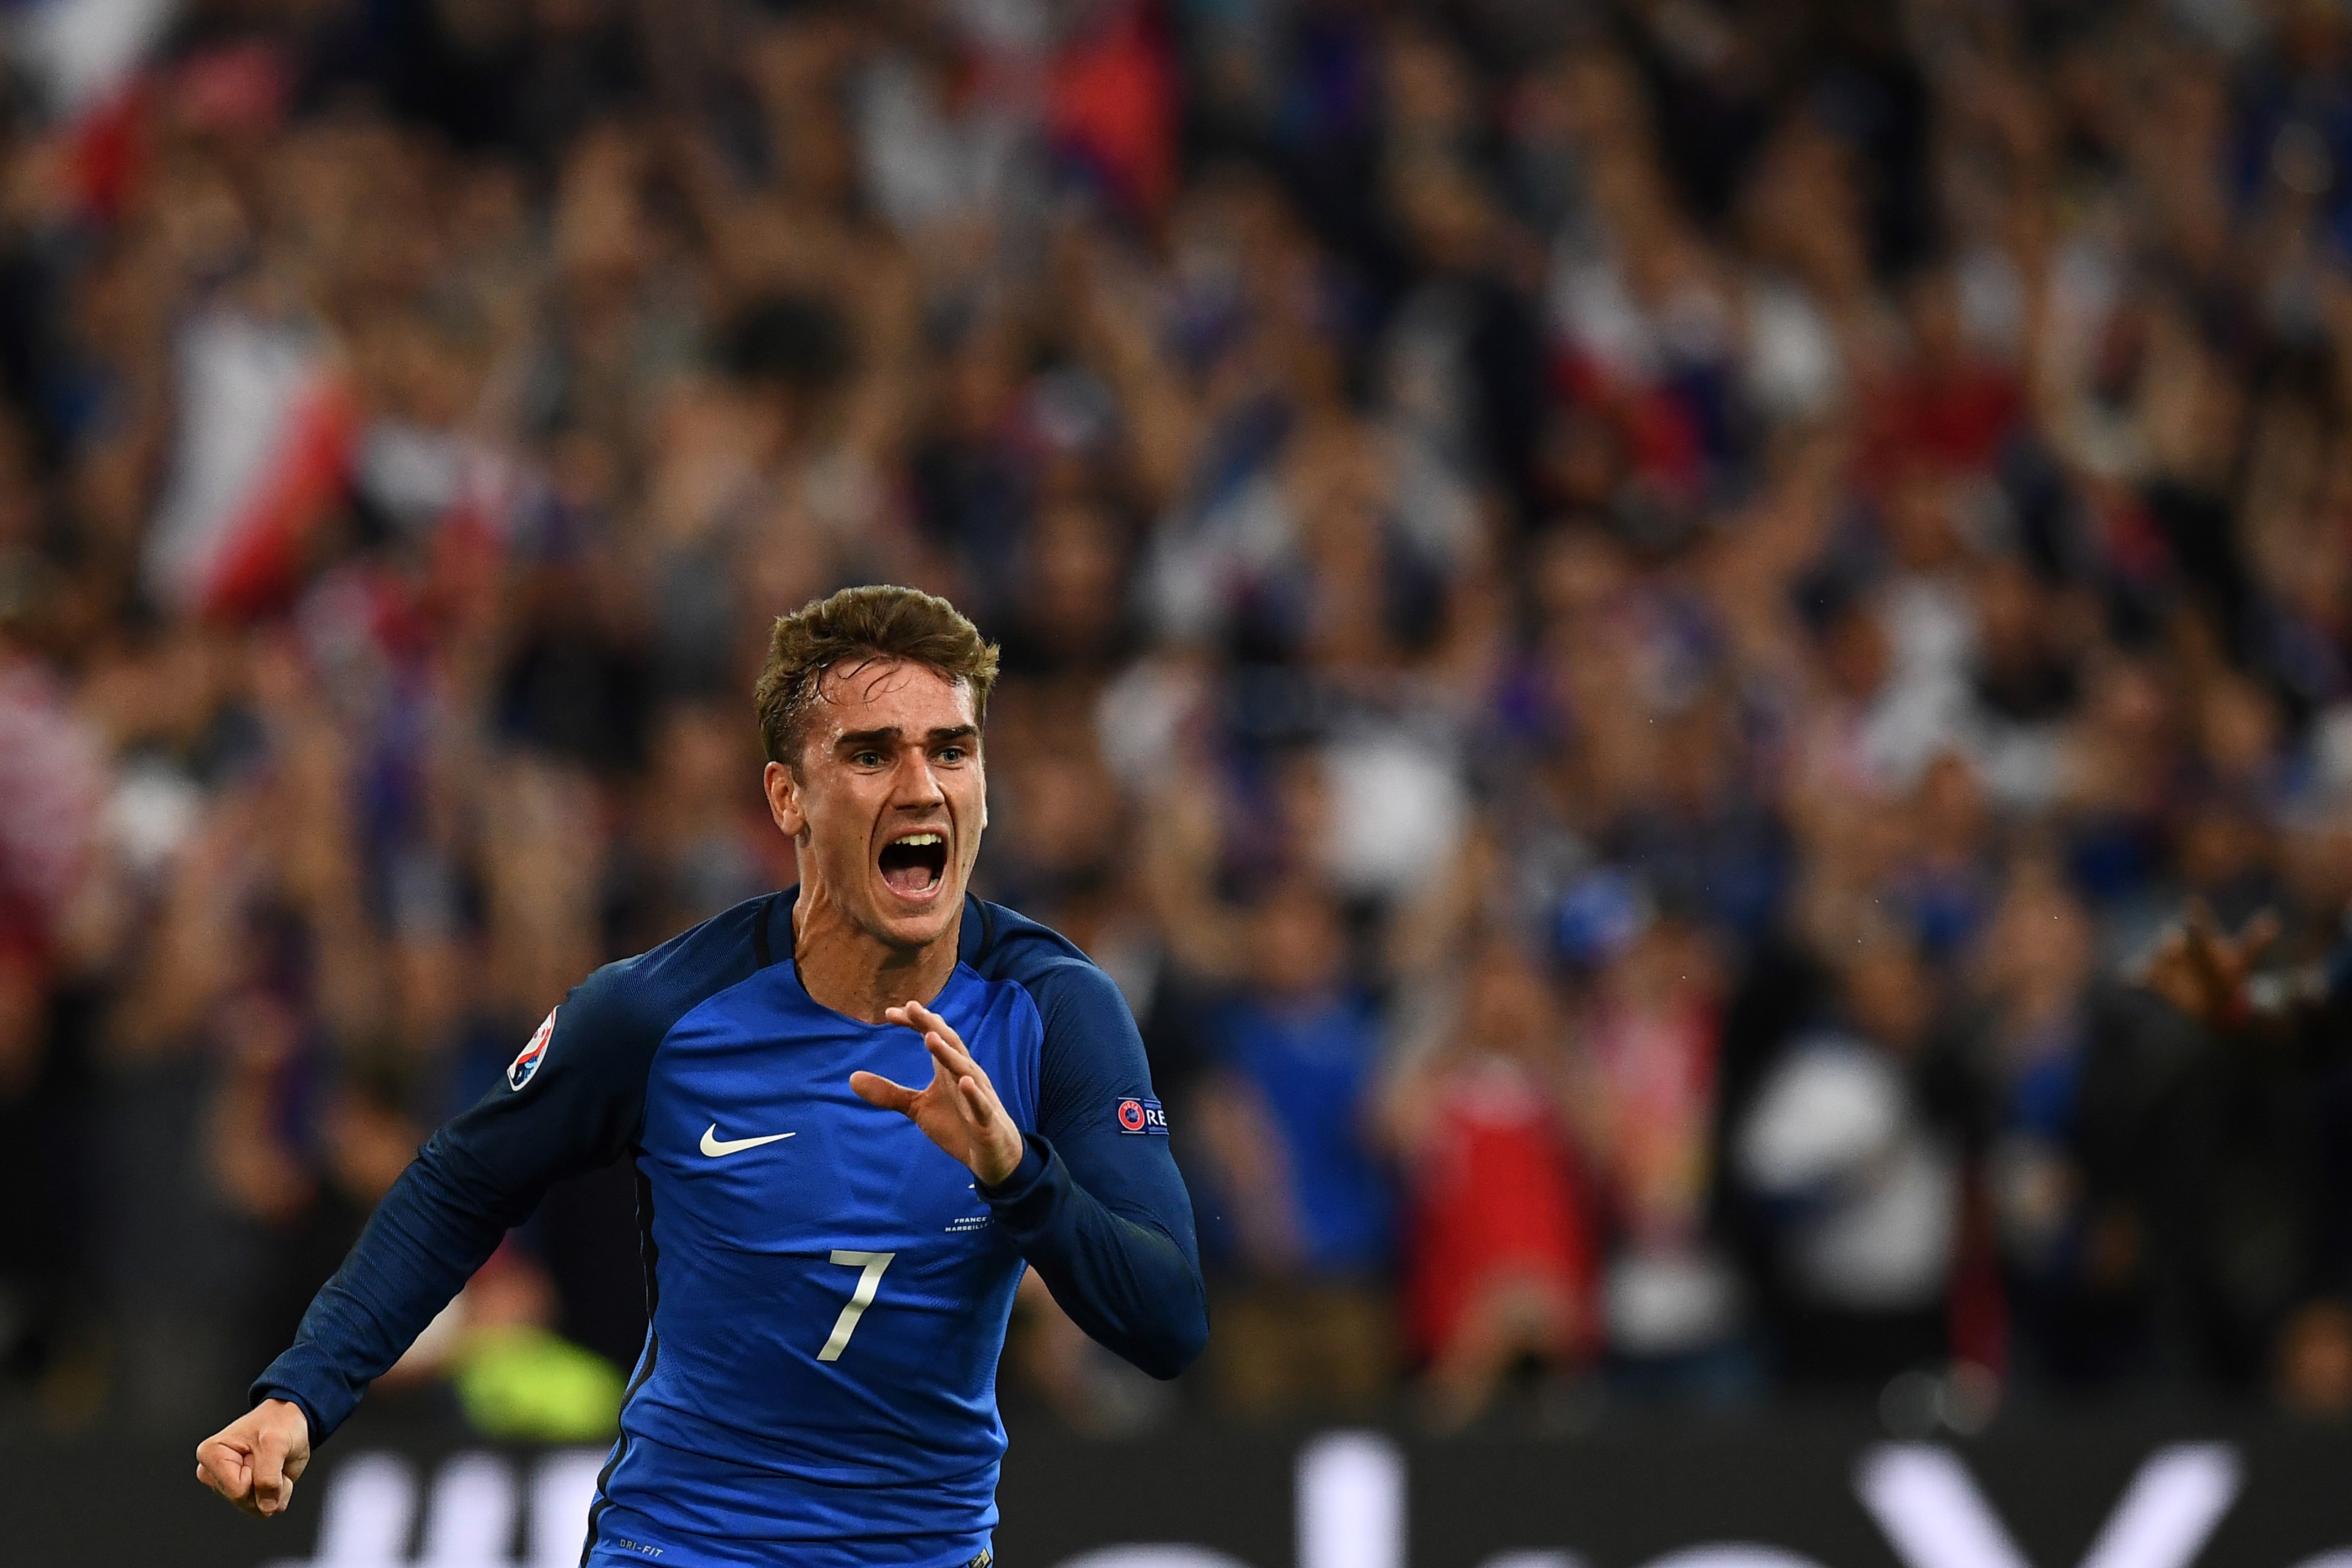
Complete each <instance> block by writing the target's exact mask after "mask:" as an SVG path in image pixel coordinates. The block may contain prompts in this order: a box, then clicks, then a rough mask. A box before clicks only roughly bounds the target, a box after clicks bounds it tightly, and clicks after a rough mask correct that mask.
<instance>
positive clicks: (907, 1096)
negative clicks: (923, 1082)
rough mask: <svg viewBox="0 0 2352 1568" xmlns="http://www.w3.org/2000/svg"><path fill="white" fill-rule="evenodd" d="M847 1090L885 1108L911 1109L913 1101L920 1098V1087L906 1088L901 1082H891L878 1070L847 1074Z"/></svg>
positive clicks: (861, 1098) (869, 1102)
mask: <svg viewBox="0 0 2352 1568" xmlns="http://www.w3.org/2000/svg"><path fill="white" fill-rule="evenodd" d="M849 1092H850V1093H852V1094H854V1095H856V1097H857V1098H858V1099H860V1100H864V1101H865V1102H866V1104H868V1105H878V1106H880V1107H881V1108H882V1109H883V1110H896V1111H900V1112H908V1111H912V1110H914V1108H915V1101H917V1100H920V1099H921V1098H922V1091H921V1090H920V1089H908V1087H907V1086H906V1085H905V1084H903V1083H893V1082H891V1081H890V1080H889V1079H887V1078H884V1077H883V1076H882V1075H881V1074H880V1073H878V1072H854V1073H851V1074H850V1075H849Z"/></svg>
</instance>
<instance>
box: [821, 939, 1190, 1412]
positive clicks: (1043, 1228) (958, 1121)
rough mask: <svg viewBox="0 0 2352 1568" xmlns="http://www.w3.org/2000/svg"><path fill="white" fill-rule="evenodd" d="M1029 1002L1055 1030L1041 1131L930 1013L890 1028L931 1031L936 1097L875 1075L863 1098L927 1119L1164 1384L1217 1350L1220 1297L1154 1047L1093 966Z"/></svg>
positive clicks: (1046, 980)
mask: <svg viewBox="0 0 2352 1568" xmlns="http://www.w3.org/2000/svg"><path fill="white" fill-rule="evenodd" d="M1027 989H1028V990H1029V993H1030V994H1031V996H1032V998H1033V999H1034V1001H1035V1002H1036V1004H1037V1008H1038V1012H1039V1013H1040V1015H1041V1016H1043V1018H1044V1021H1045V1043H1044V1046H1043V1047H1042V1049H1041V1059H1040V1061H1039V1064H1038V1067H1039V1072H1038V1110H1037V1131H1034V1132H1031V1133H1026V1134H1024V1133H1023V1132H1021V1131H1020V1130H1019V1129H1018V1128H1016V1127H1014V1126H1013V1122H1012V1119H1011V1118H1010V1117H1009V1116H1007V1115H1006V1114H1005V1111H1004V1109H1003V1104H1002V1103H1001V1102H1000V1101H999V1100H998V1099H997V1097H996V1092H995V1089H994V1087H993V1086H992V1085H991V1084H990V1083H989V1081H988V1075H987V1074H986V1073H985V1072H984V1071H982V1069H981V1068H980V1066H979V1064H978V1063H977V1062H975V1061H973V1060H972V1058H971V1056H970V1054H969V1053H968V1052H967V1051H965V1049H964V1047H963V1042H962V1041H961V1040H960V1039H958V1038H957V1037H956V1035H955V1031H954V1030H953V1029H952V1028H950V1026H948V1023H947V1021H946V1020H945V1019H944V1018H941V1017H940V1016H939V1015H937V1014H935V1013H933V1012H931V1011H930V1010H929V1008H925V1007H921V1006H919V1005H909V1006H908V1007H905V1008H893V1009H891V1010H890V1014H889V1016H890V1018H891V1020H892V1021H893V1022H894V1023H900V1024H904V1025H906V1026H908V1027H909V1028H915V1029H920V1030H922V1031H924V1037H925V1043H926V1045H928V1046H929V1048H930V1052H931V1057H932V1061H933V1068H934V1077H933V1079H932V1082H931V1084H930V1086H929V1087H928V1088H926V1089H920V1090H918V1089H910V1088H904V1087H901V1086H899V1085H897V1084H893V1083H891V1082H889V1081H888V1080H887V1079H881V1078H878V1077H877V1076H876V1075H874V1074H871V1073H858V1074H856V1075H855V1076H854V1077H853V1078H852V1079H850V1083H851V1086H852V1087H853V1088H854V1089H856V1090H857V1092H858V1093H859V1094H860V1095H862V1096H864V1097H865V1098H866V1100H868V1101H869V1102H871V1103H873V1104H876V1105H879V1106H883V1107H885V1108H886V1109H889V1110H898V1111H901V1112H902V1113H904V1114H906V1115H908V1116H909V1117H912V1118H913V1119H914V1120H915V1121H916V1122H917V1123H918V1124H919V1125H920V1126H921V1127H922V1129H923V1131H925V1132H927V1133H929V1135H930V1137H931V1139H932V1140H933V1142H937V1143H938V1144H939V1145H940V1147H941V1148H942V1149H945V1150H947V1152H950V1153H951V1154H953V1155H955V1156H956V1157H957V1158H958V1159H960V1160H961V1161H963V1163H965V1164H966V1165H968V1166H970V1167H971V1171H972V1173H974V1174H975V1175H976V1176H978V1177H979V1178H980V1184H979V1189H978V1190H979V1192H980V1194H981V1195H982V1197H984V1198H986V1199H987V1200H988V1205H989V1207H990V1208H991V1209H992V1210H993V1211H995V1215H996V1224H997V1226H998V1228H999V1229H1000V1230H1001V1231H1003V1234H1004V1235H1005V1236H1006V1237H1008V1238H1009V1239H1010V1240H1011V1241H1012V1243H1013V1246H1014V1247H1018V1248H1019V1249H1020V1252H1021V1256H1022V1257H1024V1258H1027V1259H1028V1260H1029V1264H1030V1266H1031V1267H1032V1268H1035V1269H1036V1270H1037V1272H1038V1274H1039V1275H1040V1276H1041V1277H1043V1278H1044V1279H1045V1284H1046V1287H1047V1289H1051V1290H1052V1291H1053V1293H1054V1300H1055V1301H1056V1302H1058V1303H1060V1305H1061V1308H1062V1310H1064V1311H1065V1312H1067V1313H1068V1314H1069V1315H1070V1318H1071V1320H1072V1321H1074V1322H1076V1324H1077V1325H1078V1326H1079V1327H1080V1328H1082V1329H1084V1330H1086V1331H1087V1333H1088V1334H1090V1335H1092V1336H1093V1337H1094V1338H1095V1339H1096V1340H1097V1341H1098V1342H1100V1343H1102V1344H1104V1345H1107V1346H1108V1347H1109V1348H1110V1349H1112V1350H1114V1351H1116V1352H1118V1353H1119V1354H1120V1355H1122V1356H1124V1357H1126V1358H1127V1359H1128V1360H1129V1361H1130V1362H1133V1363H1135V1364H1136V1365H1137V1366H1139V1367H1141V1368H1142V1369H1143V1370H1144V1371H1146V1372H1148V1373H1151V1375H1152V1376H1154V1377H1174V1376H1175V1375H1176V1374H1177V1373H1180V1372H1182V1371H1183V1370H1184V1368H1185V1367H1187V1366H1189V1365H1191V1364H1192V1361H1193V1360H1194V1358H1196V1357H1198V1356H1199V1355H1200V1353H1201V1351H1202V1347H1203V1346H1205V1345H1206V1344H1207V1343H1208V1339H1209V1308H1208V1295H1207V1291H1206V1290H1205V1289H1203V1287H1202V1283H1201V1254H1200V1247H1199V1245H1198V1243H1197V1242H1196V1241H1195V1239H1194V1237H1193V1231H1192V1195H1191V1194H1189V1193H1187V1192H1186V1191H1185V1188H1184V1178H1183V1177H1182V1176H1181V1174H1180V1173H1178V1172H1177V1169H1176V1162H1175V1159H1174V1158H1173V1157H1172V1156H1171V1154H1170V1153H1169V1152H1168V1138H1167V1131H1168V1123H1167V1121H1166V1119H1165V1117H1164V1116H1163V1115H1162V1114H1161V1113H1160V1104H1159V1101H1158V1100H1155V1099H1153V1098H1152V1093H1151V1072H1150V1068H1149V1067H1148V1066H1147V1065H1146V1063H1145V1060H1144V1055H1143V1039H1142V1037H1141V1036H1139V1034H1137V1032H1136V1028H1135V1019H1134V1016H1132V1015H1131V1014H1129V1012H1128V1010H1127V1003H1126V1001H1125V999H1124V998H1122V997H1121V996H1120V995H1119V994H1118V987H1117V986H1116V985H1114V984H1111V980H1110V977H1109V976H1108V975H1107V974H1105V973H1103V972H1102V971H1101V970H1099V969H1097V968H1096V967H1094V966H1093V965H1092V964H1090V963H1083V962H1081V961H1077V960H1066V961H1063V962H1060V963H1054V964H1051V965H1048V966H1047V967H1046V970H1045V973H1043V974H1042V975H1039V976H1037V977H1035V978H1034V980H1032V981H1031V982H1030V983H1029V984H1028V986H1027ZM1122 1107H1127V1108H1129V1110H1128V1111H1127V1118H1126V1120H1127V1121H1128V1122H1129V1123H1132V1125H1125V1124H1122V1120H1121V1108H1122Z"/></svg>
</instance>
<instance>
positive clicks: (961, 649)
mask: <svg viewBox="0 0 2352 1568" xmlns="http://www.w3.org/2000/svg"><path fill="white" fill-rule="evenodd" d="M894 658H902V659H906V660H908V662H910V663H914V664H919V665H922V666H923V667H925V668H929V669H935V670H937V671H939V673H940V674H941V675H943V676H945V677H946V678H947V679H950V680H961V681H962V682H963V683H964V684H965V685H966V686H967V687H969V688H971V711H972V721H973V722H974V723H980V722H982V721H985V720H986V718H987V716H988V693H989V689H990V688H992V687H993V686H994V685H995V684H996V645H995V644H994V643H992V642H990V641H989V640H988V639H987V638H985V637H982V636H981V635H980V628H979V627H978V626H973V625H972V624H971V620H970V619H968V618H967V617H966V616H964V614H963V612H961V610H958V609H957V608H956V607H955V606H954V605H950V604H949V603H948V602H947V601H946V600H945V599H942V598H940V597H939V595H935V594H926V593H924V592H923V591H922V590H921V589H919V588H901V587H897V586H894V585H891V584H868V585H866V586H865V587H861V588H844V589H842V590H841V591H840V592H839V593H837V594H835V595H833V596H832V597H831V598H829V599H815V600H812V601H811V602H809V603H808V604H805V605H802V606H801V607H800V608H799V609H797V610H794V611H793V613H792V614H791V615H789V616H777V617H776V625H775V628H774V629H773V630H772V632H770V634H769V636H768V662H767V663H766V664H765V665H763V666H762V667H761V670H760V679H759V682H758V684H756V685H755V686H753V687H752V689H751V704H752V707H753V709H754V710H756V711H757V712H758V713H759V716H760V744H761V748H762V749H764V750H765V751H766V752H767V753H768V760H769V761H770V762H774V763H783V764H784V766H786V767H788V768H790V769H792V770H793V773H794V774H795V775H797V774H798V773H800V771H801V752H802V749H803V747H804V746H805V745H806V744H807V742H808V730H809V714H810V712H811V711H812V710H814V708H815V706H816V696H817V688H818V686H819V685H820V684H821V683H822V681H823V680H824V672H825V671H826V670H828V669H831V668H834V667H835V666H836V665H842V664H870V663H873V662H875V661H877V660H879V659H894Z"/></svg>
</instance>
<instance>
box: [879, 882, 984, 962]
mask: <svg viewBox="0 0 2352 1568" xmlns="http://www.w3.org/2000/svg"><path fill="white" fill-rule="evenodd" d="M875 881H876V885H875V888H874V894H873V909H874V914H875V920H876V923H877V925H878V926H880V928H881V929H882V931H883V933H884V934H885V935H886V936H887V939H888V940H889V941H890V942H891V943H892V944H893V945H894V946H899V947H921V946H924V945H926V944H928V943H929V942H936V941H937V940H938V939H939V938H940V935H941V934H943V933H944V932H945V931H946V930H947V928H948V923H949V922H950V921H952V920H954V919H955V916H956V911H957V910H959V909H961V908H962V906H963V900H962V899H961V897H960V896H959V895H960V893H961V887H960V885H959V884H958V882H957V879H955V878H952V877H941V878H940V879H937V880H936V881H933V882H930V883H928V884H926V885H924V886H922V887H919V888H911V889H898V888H894V887H892V886H890V884H888V883H887V882H885V881H882V880H881V879H879V878H877V879H875Z"/></svg>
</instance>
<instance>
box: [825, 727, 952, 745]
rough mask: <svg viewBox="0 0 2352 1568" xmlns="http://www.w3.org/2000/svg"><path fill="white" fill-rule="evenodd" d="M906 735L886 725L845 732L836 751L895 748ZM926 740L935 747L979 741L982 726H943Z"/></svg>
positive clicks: (932, 732) (837, 742) (838, 742)
mask: <svg viewBox="0 0 2352 1568" xmlns="http://www.w3.org/2000/svg"><path fill="white" fill-rule="evenodd" d="M905 733H906V732H905V731H902V730H900V729H899V728H898V725H896V724H886V725H884V726H883V727H882V728H881V729H879V730H845V731H843V732H842V736H841V739H839V740H838V741H835V742H834V749H835V750H836V751H846V750H848V749H850V748H852V747H856V746H895V745H897V744H898V742H899V741H900V740H901V739H902V738H903V737H904V735H905ZM924 738H925V739H926V740H928V741H929V742H930V743H931V744H932V745H934V746H944V745H946V744H948V743H949V742H953V741H972V740H977V739H979V738H980V726H979V725H977V724H949V725H942V726H941V727H940V728H939V729H936V730H933V731H930V732H929V734H928V735H926V736H925V737H924Z"/></svg>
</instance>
